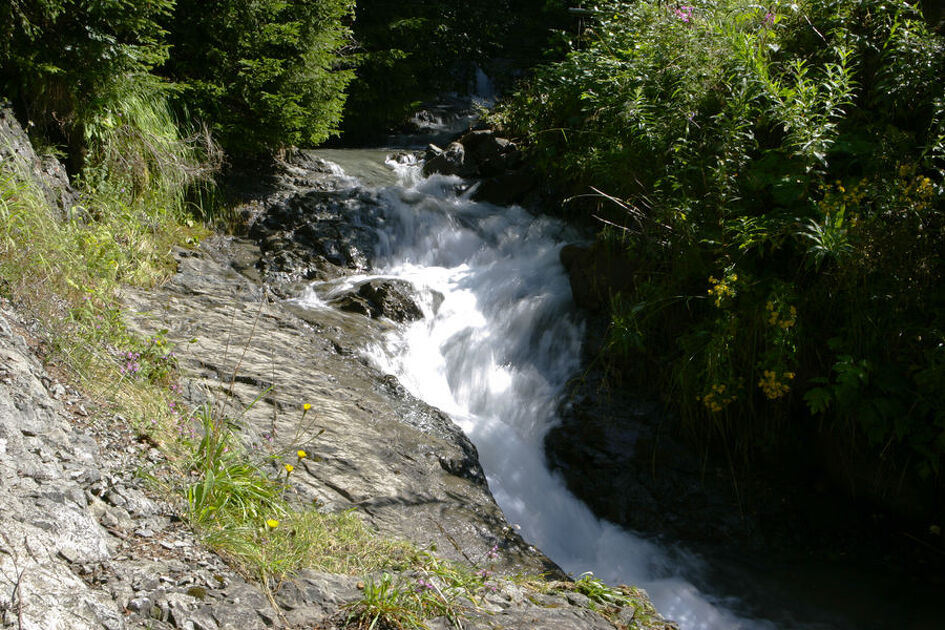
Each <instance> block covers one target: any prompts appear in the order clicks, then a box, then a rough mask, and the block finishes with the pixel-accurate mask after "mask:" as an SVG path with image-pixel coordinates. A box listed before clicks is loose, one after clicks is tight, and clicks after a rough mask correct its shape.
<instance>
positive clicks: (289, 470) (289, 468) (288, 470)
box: [285, 464, 295, 475]
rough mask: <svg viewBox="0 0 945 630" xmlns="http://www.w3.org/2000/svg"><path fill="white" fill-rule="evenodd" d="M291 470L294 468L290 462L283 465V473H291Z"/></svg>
mask: <svg viewBox="0 0 945 630" xmlns="http://www.w3.org/2000/svg"><path fill="white" fill-rule="evenodd" d="M293 470H295V466H293V465H292V464H286V465H285V474H287V475H291V474H292V471H293Z"/></svg>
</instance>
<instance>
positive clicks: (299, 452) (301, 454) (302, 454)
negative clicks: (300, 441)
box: [295, 449, 308, 459]
mask: <svg viewBox="0 0 945 630" xmlns="http://www.w3.org/2000/svg"><path fill="white" fill-rule="evenodd" d="M295 454H296V455H298V457H299V459H305V458H306V457H307V456H308V453H306V452H305V451H303V450H301V449H300V450H298V451H296V452H295Z"/></svg>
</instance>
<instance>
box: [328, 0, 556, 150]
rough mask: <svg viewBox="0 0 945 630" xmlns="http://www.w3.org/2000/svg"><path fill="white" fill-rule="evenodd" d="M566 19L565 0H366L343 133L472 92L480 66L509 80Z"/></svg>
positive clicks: (363, 131)
mask: <svg viewBox="0 0 945 630" xmlns="http://www.w3.org/2000/svg"><path fill="white" fill-rule="evenodd" d="M563 16H564V11H563V3H562V2H560V1H559V0H550V1H549V0H526V1H519V2H511V1H510V0H486V1H484V2H467V3H456V2H444V1H443V0H420V1H417V2H409V3H396V2H388V1H385V0H360V1H359V2H358V3H357V17H356V20H355V23H354V32H355V38H356V39H357V41H358V46H359V53H358V54H359V58H360V64H359V67H358V71H357V79H356V80H355V81H354V83H352V85H351V97H350V99H349V103H348V108H347V111H346V114H345V121H344V130H345V136H346V137H351V138H355V139H365V138H369V137H371V136H372V135H376V134H380V133H383V132H384V131H386V130H387V128H389V127H391V126H394V125H397V124H400V123H402V122H403V121H404V119H405V118H406V117H407V115H409V114H410V113H412V112H413V111H416V109H417V108H418V107H419V105H420V104H421V102H422V101H424V100H428V99H431V98H433V97H435V96H439V95H440V94H442V93H443V92H458V93H467V92H468V91H469V90H470V88H471V87H472V86H473V85H474V81H475V68H476V67H477V66H478V67H480V68H483V69H485V71H486V72H487V73H488V74H489V75H490V76H491V77H493V78H494V79H497V80H499V81H501V80H502V79H503V78H504V79H505V80H506V81H508V79H510V74H511V72H512V70H513V69H515V68H523V67H528V66H530V65H532V64H533V63H534V60H535V59H537V58H539V57H540V52H539V51H540V50H541V48H542V47H543V46H545V45H546V43H547V41H548V39H549V35H550V32H551V29H553V28H560V27H561V26H562V24H564V22H565V20H564V19H563ZM497 58H502V59H503V60H504V62H503V63H497V62H496V59H497Z"/></svg>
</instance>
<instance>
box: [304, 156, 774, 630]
mask: <svg viewBox="0 0 945 630" xmlns="http://www.w3.org/2000/svg"><path fill="white" fill-rule="evenodd" d="M391 166H392V167H394V168H395V169H396V170H397V172H398V175H399V180H400V181H399V184H398V185H395V186H387V187H381V188H378V189H377V194H378V195H379V197H380V200H381V203H380V206H379V207H380V208H381V212H382V213H383V217H382V219H381V221H380V223H381V224H382V225H383V226H384V229H383V231H382V233H380V234H379V235H378V236H379V244H378V247H377V251H376V252H375V257H374V264H375V270H374V275H373V276H371V277H379V278H398V279H402V280H406V281H408V282H410V283H411V284H413V285H414V287H416V289H417V292H418V295H419V302H420V303H421V308H422V310H423V312H424V318H423V319H422V320H420V321H417V322H415V323H412V324H410V325H408V326H405V327H401V328H398V329H396V330H395V331H393V332H391V333H389V334H388V335H387V336H386V337H385V338H384V339H382V340H380V341H379V342H378V343H377V344H376V345H375V346H374V347H371V348H368V349H367V354H368V355H369V357H370V359H371V360H372V361H373V362H374V363H375V364H376V365H377V366H378V367H379V368H380V369H382V370H384V371H385V372H387V373H390V374H394V375H396V376H397V378H398V379H399V380H400V382H401V383H402V384H403V385H404V386H405V387H406V388H407V389H408V390H409V391H410V392H411V393H413V394H414V395H415V396H417V397H418V398H421V399H423V400H425V401H426V402H428V403H430V404H432V405H434V406H436V407H438V408H440V409H442V410H443V411H445V412H446V413H448V414H449V415H450V416H451V417H452V418H453V420H454V421H455V422H456V423H457V424H458V425H459V426H460V427H461V428H462V429H463V431H465V432H466V434H467V435H468V436H469V437H470V439H471V440H472V441H473V442H474V443H475V444H476V446H477V448H478V450H479V455H480V460H481V462H482V466H483V468H484V470H485V471H486V475H487V478H488V481H489V486H490V489H491V490H492V493H493V495H494V496H495V498H496V501H497V502H498V504H499V506H500V507H501V508H502V509H503V511H504V512H505V514H506V517H507V518H508V520H509V521H510V522H511V523H514V524H515V525H516V526H518V527H520V528H521V530H520V532H521V534H522V536H523V537H524V538H525V540H527V541H529V542H530V543H531V544H533V545H535V546H536V547H538V548H540V549H541V550H542V551H543V552H544V553H545V554H546V555H548V556H549V557H550V558H552V559H553V560H554V561H555V562H556V563H558V564H559V565H560V566H561V567H563V568H564V569H565V570H566V571H568V572H569V573H571V574H572V575H575V576H578V575H580V574H583V573H584V572H593V574H594V575H595V576H596V577H599V578H601V579H603V580H605V581H607V582H610V583H627V584H636V585H640V586H643V587H644V588H646V589H647V590H648V591H649V593H650V595H651V597H652V599H653V600H654V602H655V603H656V605H657V607H658V608H659V610H660V611H661V612H662V613H663V614H664V615H665V616H666V617H667V618H670V619H673V620H675V621H677V622H678V623H679V624H680V626H681V627H682V628H684V629H686V630H696V629H698V630H710V629H711V630H715V629H718V630H721V629H735V628H772V627H774V626H773V625H771V624H770V623H768V622H762V621H755V620H750V621H749V620H744V619H739V618H738V617H737V616H736V615H734V614H733V613H731V612H730V611H729V610H728V609H726V608H725V607H724V606H721V605H719V604H718V603H716V602H713V601H711V599H710V598H709V597H707V596H706V595H704V594H703V593H701V592H700V591H699V590H698V589H697V588H696V587H695V586H693V585H692V583H691V581H690V580H689V579H687V577H684V576H692V575H694V574H696V573H697V572H699V571H700V565H701V563H700V560H699V559H698V558H697V557H695V556H693V555H691V554H686V553H683V552H678V551H677V552H673V551H670V550H667V549H664V548H662V547H661V546H659V545H657V544H655V543H653V542H651V541H647V540H645V539H643V538H641V537H639V536H636V535H634V534H633V533H631V532H628V531H626V530H624V529H622V528H620V527H618V526H617V525H614V524H612V523H609V522H606V521H601V520H599V519H598V518H596V517H595V516H594V515H593V514H592V513H591V511H590V510H589V509H588V508H587V507H586V506H585V505H584V504H583V503H582V502H581V501H580V500H578V499H577V498H575V497H574V496H573V495H572V494H571V493H570V492H569V491H568V490H567V489H566V487H565V485H564V483H563V481H562V480H561V479H560V478H559V477H558V476H556V475H554V474H553V473H552V472H551V471H550V470H549V469H548V467H547V464H546V461H545V457H544V451H543V446H542V444H543V439H544V436H545V434H546V432H547V431H548V430H549V429H550V428H551V427H552V426H553V425H554V423H555V421H556V409H557V407H558V405H559V403H560V398H561V396H562V392H563V391H564V386H565V384H566V382H567V380H568V379H569V378H571V377H573V376H574V374H575V373H576V372H577V371H578V370H579V369H580V356H581V352H580V350H581V342H582V338H583V335H584V324H583V322H582V318H581V315H580V314H579V313H578V312H577V311H576V309H575V307H574V305H573V303H572V300H571V292H570V285H569V282H568V278H567V276H566V274H565V271H564V268H563V267H562V266H561V264H560V262H559V260H558V256H559V252H560V249H561V247H563V246H564V245H565V244H566V243H567V242H568V241H573V240H574V239H576V238H578V235H577V234H575V233H573V232H572V231H571V229H570V228H569V227H568V226H566V225H565V224H564V223H562V222H560V221H558V220H555V219H552V218H548V217H541V216H535V215H533V214H531V213H529V212H528V211H526V210H524V209H522V208H519V207H509V208H499V207H496V206H493V205H490V204H485V203H477V202H474V201H472V200H471V199H470V198H469V195H468V193H467V194H461V193H459V192H458V191H459V190H461V188H462V186H461V181H460V180H459V179H458V178H455V177H446V176H441V175H434V176H433V177H430V178H428V179H424V178H422V177H421V176H420V175H419V170H418V167H417V166H416V165H415V164H396V163H391ZM364 279H365V277H364V276H358V277H356V278H350V279H349V280H348V282H347V283H345V285H346V286H350V284H351V283H354V282H356V281H360V280H364ZM344 288H345V287H339V286H338V285H337V283H335V284H333V285H325V286H322V287H320V286H319V285H318V284H317V283H316V284H315V285H313V287H312V290H311V291H310V292H309V297H308V298H304V299H303V301H307V303H308V304H309V305H310V306H312V307H317V306H322V305H323V304H324V301H323V300H324V299H325V298H328V297H330V293H333V292H337V291H339V290H343V289H344Z"/></svg>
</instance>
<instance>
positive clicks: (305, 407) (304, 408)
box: [302, 403, 312, 411]
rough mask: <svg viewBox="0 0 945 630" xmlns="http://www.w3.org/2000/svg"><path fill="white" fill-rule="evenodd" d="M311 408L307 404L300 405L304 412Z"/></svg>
mask: <svg viewBox="0 0 945 630" xmlns="http://www.w3.org/2000/svg"><path fill="white" fill-rule="evenodd" d="M311 408H312V405H310V404H309V403H305V404H304V405H302V409H303V410H304V411H308V410H309V409H311Z"/></svg>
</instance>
